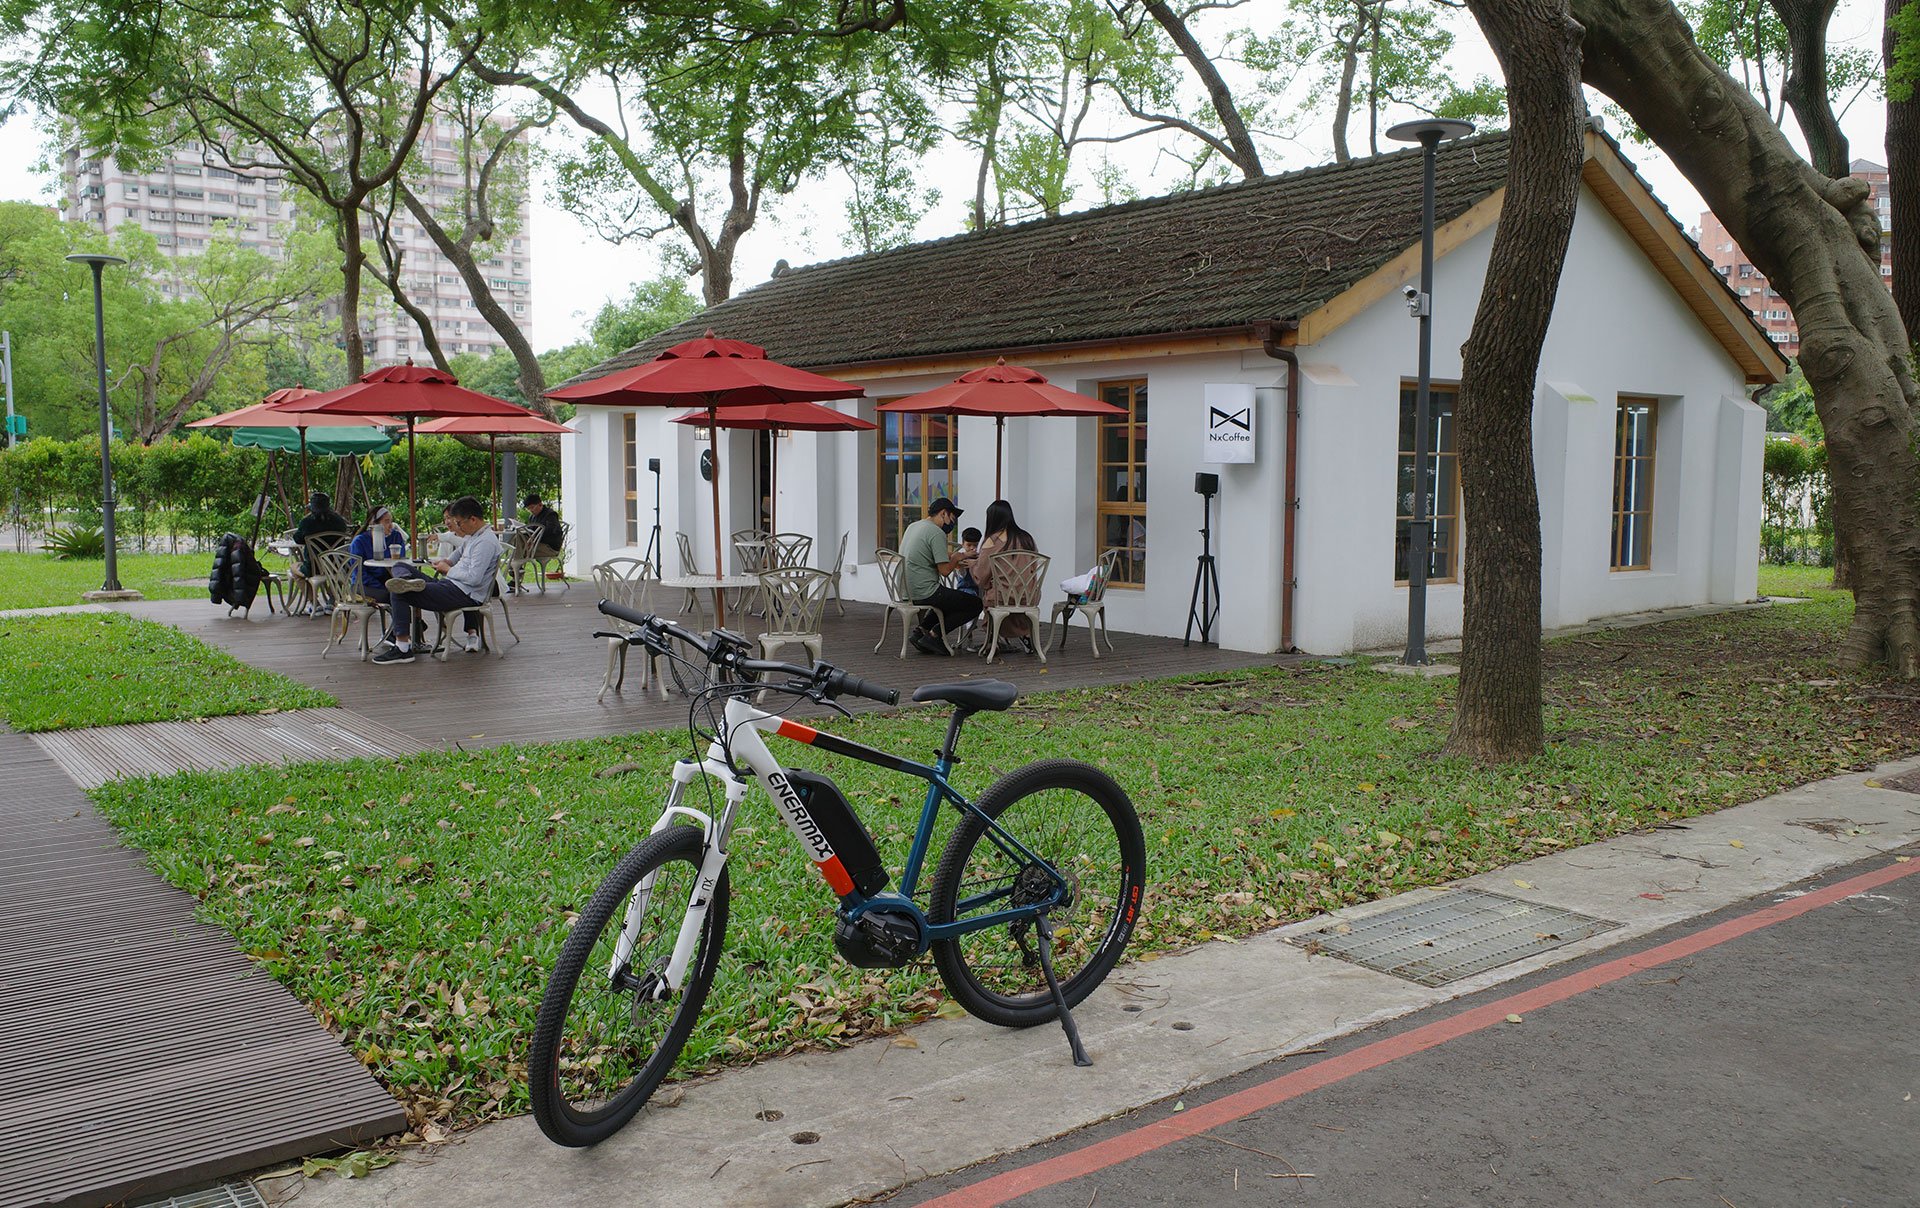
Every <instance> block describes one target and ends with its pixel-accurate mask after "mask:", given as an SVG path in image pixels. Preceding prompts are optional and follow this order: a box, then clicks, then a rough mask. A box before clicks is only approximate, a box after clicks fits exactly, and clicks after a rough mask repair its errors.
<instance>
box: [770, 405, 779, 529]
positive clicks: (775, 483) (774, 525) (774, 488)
mask: <svg viewBox="0 0 1920 1208" xmlns="http://www.w3.org/2000/svg"><path fill="white" fill-rule="evenodd" d="M779 522H780V429H778V428H775V429H774V430H773V436H772V439H771V440H769V441H768V442H767V536H769V537H771V536H773V535H774V534H775V533H777V532H779V531H780V523H779Z"/></svg>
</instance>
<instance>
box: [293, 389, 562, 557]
mask: <svg viewBox="0 0 1920 1208" xmlns="http://www.w3.org/2000/svg"><path fill="white" fill-rule="evenodd" d="M281 409H282V410H284V411H288V412H292V413H295V414H301V415H305V414H314V413H318V414H323V415H358V416H369V415H399V416H405V417H406V421H407V548H409V549H418V548H420V534H419V523H418V521H419V517H418V515H417V512H418V510H419V509H418V504H417V502H416V500H415V498H414V482H415V478H416V473H415V471H416V466H415V462H414V451H413V433H414V425H415V424H416V423H417V422H418V421H419V420H420V418H421V417H423V416H424V417H426V418H429V419H439V418H443V417H447V416H461V415H484V416H493V417H496V418H498V417H507V418H514V417H518V416H522V415H525V414H526V413H527V409H526V408H525V407H520V406H516V405H514V404H513V403H509V402H507V401H506V400H505V399H498V398H495V397H493V396H492V395H491V394H481V393H480V392H479V391H477V390H468V389H466V388H464V387H462V386H461V385H460V379H459V378H457V377H455V376H453V375H452V374H451V373H448V372H446V371H445V370H443V369H436V368H434V367H433V366H431V365H415V364H414V363H413V362H412V361H408V362H407V363H406V364H404V365H388V366H386V367H385V368H383V369H375V370H374V371H373V372H371V373H365V374H362V375H361V377H360V380H359V381H357V382H355V383H353V384H352V385H350V386H342V387H340V388H339V389H338V390H329V391H327V392H325V393H324V394H315V395H312V396H310V397H307V398H303V399H298V400H296V401H294V402H290V403H283V404H281Z"/></svg>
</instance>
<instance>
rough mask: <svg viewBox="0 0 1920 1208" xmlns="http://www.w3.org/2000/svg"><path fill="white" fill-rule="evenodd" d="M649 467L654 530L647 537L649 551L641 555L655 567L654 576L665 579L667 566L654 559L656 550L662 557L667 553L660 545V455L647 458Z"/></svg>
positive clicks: (649, 564) (648, 563)
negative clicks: (651, 477)
mask: <svg viewBox="0 0 1920 1208" xmlns="http://www.w3.org/2000/svg"><path fill="white" fill-rule="evenodd" d="M647 469H649V470H652V471H653V532H652V533H651V534H649V535H648V537H647V552H646V553H644V554H642V555H640V556H641V557H642V558H645V559H646V561H647V565H648V566H651V567H653V577H654V578H656V579H664V578H665V577H666V574H667V572H666V568H665V567H663V566H661V565H660V563H658V562H656V561H655V560H654V559H655V557H656V553H655V551H658V555H657V556H659V557H662V558H664V557H665V556H666V553H667V551H666V550H665V549H664V548H662V546H661V545H660V459H659V458H658V457H649V458H648V459H647Z"/></svg>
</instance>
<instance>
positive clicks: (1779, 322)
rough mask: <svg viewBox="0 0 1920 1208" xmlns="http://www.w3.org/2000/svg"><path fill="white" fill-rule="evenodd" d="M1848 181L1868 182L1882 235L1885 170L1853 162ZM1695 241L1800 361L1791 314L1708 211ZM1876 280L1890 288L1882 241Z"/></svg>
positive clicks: (1886, 210)
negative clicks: (1850, 176)
mask: <svg viewBox="0 0 1920 1208" xmlns="http://www.w3.org/2000/svg"><path fill="white" fill-rule="evenodd" d="M1849 175H1852V176H1857V177H1859V178H1860V179H1861V180H1864V181H1866V182H1867V184H1868V186H1869V187H1870V188H1871V190H1872V192H1871V194H1870V196H1871V198H1872V201H1873V208H1874V212H1875V213H1876V214H1878V215H1879V216H1880V230H1881V231H1882V232H1885V231H1887V230H1889V229H1891V228H1892V226H1893V222H1892V219H1891V211H1890V203H1889V202H1888V199H1887V169H1886V166H1885V165H1883V164H1876V163H1874V162H1873V161H1872V160H1870V159H1856V160H1854V161H1853V163H1852V164H1851V165H1849ZM1699 241H1700V250H1701V251H1703V252H1705V253H1706V254H1707V259H1709V260H1711V261H1713V267H1714V268H1715V269H1716V270H1718V271H1719V273H1720V275H1721V276H1722V277H1725V278H1726V279H1727V284H1728V285H1730V286H1732V287H1733V292H1734V293H1736V294H1739V295H1740V300H1741V301H1742V302H1744V303H1746V304H1747V309H1748V310H1750V311H1752V312H1753V317H1754V318H1755V319H1757V320H1759V322H1760V326H1762V327H1764V328H1765V329H1766V331H1767V335H1768V337H1770V338H1771V339H1772V340H1773V343H1774V346H1775V347H1777V348H1778V349H1779V350H1780V351H1781V352H1783V353H1785V354H1786V355H1787V356H1790V357H1797V356H1799V355H1800V328H1799V325H1798V324H1796V323H1795V322H1794V320H1793V311H1792V309H1791V308H1790V307H1788V306H1787V300H1786V299H1785V298H1782V297H1781V296H1780V294H1779V292H1778V291H1777V290H1775V289H1774V288H1773V286H1772V285H1770V284H1768V282H1767V278H1766V275H1765V274H1763V273H1762V272H1761V271H1760V270H1759V269H1758V268H1756V267H1755V266H1754V263H1753V261H1751V260H1749V259H1747V254H1746V253H1745V252H1743V251H1741V250H1740V245H1739V244H1738V243H1735V242H1734V241H1733V236H1732V235H1730V234H1728V233H1727V228H1726V225H1725V224H1724V223H1722V222H1721V221H1720V220H1719V219H1718V218H1716V217H1714V214H1713V211H1711V210H1705V211H1702V212H1701V214H1700V235H1699ZM1880 280H1881V281H1883V282H1885V283H1886V284H1887V287H1888V288H1889V289H1891V288H1892V287H1893V252H1892V250H1891V249H1890V248H1889V246H1888V243H1887V240H1886V239H1885V238H1884V237H1883V238H1882V239H1881V240H1880Z"/></svg>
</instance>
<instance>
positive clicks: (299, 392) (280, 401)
mask: <svg viewBox="0 0 1920 1208" xmlns="http://www.w3.org/2000/svg"><path fill="white" fill-rule="evenodd" d="M318 393H320V392H319V391H318V390H309V389H307V388H306V387H305V386H301V385H297V384H296V385H292V386H287V387H283V388H282V389H279V390H275V391H274V392H273V393H271V394H269V395H267V397H266V398H264V399H261V400H260V401H259V402H257V403H250V404H248V405H247V406H245V407H241V408H240V409H239V410H237V411H226V412H222V413H221V414H219V415H210V416H208V417H207V418H206V419H197V420H194V421H193V422H192V423H190V424H188V425H187V427H189V428H293V429H295V430H297V431H298V432H299V433H300V494H301V498H302V499H303V500H304V499H306V498H307V497H308V496H310V495H311V494H312V493H313V492H312V487H311V485H310V484H309V483H308V481H307V429H308V428H358V427H367V426H374V427H397V426H399V423H400V421H399V420H397V419H394V418H393V417H392V416H389V415H326V414H316V415H291V414H288V412H287V411H286V410H285V407H286V404H288V403H292V402H297V401H299V400H300V399H303V398H311V397H313V396H314V395H316V394H318ZM279 455H280V454H279V451H278V450H277V449H276V450H269V451H268V453H267V478H266V481H265V482H263V483H261V486H260V493H261V494H262V495H265V494H266V493H267V484H268V483H271V482H272V481H273V467H274V459H275V458H277V457H278V456H279ZM259 510H260V509H259V508H256V509H255V513H256V514H255V516H254V518H253V537H252V541H253V542H257V541H259V539H260V516H259V515H258V512H259Z"/></svg>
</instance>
